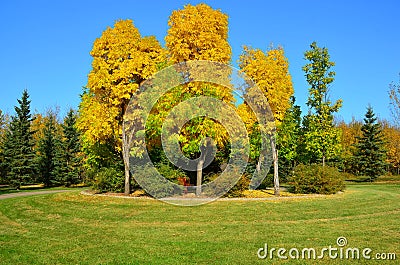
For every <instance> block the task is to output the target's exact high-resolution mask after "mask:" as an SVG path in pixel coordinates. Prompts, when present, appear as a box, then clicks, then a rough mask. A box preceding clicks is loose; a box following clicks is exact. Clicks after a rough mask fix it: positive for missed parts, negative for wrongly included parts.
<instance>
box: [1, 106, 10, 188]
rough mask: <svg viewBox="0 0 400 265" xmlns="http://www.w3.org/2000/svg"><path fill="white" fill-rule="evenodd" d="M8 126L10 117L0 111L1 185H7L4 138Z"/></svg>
mask: <svg viewBox="0 0 400 265" xmlns="http://www.w3.org/2000/svg"><path fill="white" fill-rule="evenodd" d="M7 126H8V117H7V115H5V114H4V113H3V112H2V111H1V110H0V183H5V182H6V180H5V173H6V166H5V165H4V147H3V146H4V138H5V133H6V130H7Z"/></svg>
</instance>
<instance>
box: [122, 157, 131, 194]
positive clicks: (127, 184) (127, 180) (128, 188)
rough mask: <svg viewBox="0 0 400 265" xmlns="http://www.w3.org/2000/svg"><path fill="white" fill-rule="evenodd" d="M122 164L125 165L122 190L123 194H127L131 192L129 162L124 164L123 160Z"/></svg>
mask: <svg viewBox="0 0 400 265" xmlns="http://www.w3.org/2000/svg"><path fill="white" fill-rule="evenodd" d="M124 160H125V159H124ZM128 160H129V158H128ZM124 166H125V192H124V194H125V195H126V196H128V195H129V194H130V193H131V175H130V173H129V162H128V165H126V164H125V162H124Z"/></svg>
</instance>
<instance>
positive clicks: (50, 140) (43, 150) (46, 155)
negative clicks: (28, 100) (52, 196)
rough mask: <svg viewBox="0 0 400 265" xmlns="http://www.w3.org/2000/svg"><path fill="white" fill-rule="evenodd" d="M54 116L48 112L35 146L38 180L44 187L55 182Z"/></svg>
mask: <svg viewBox="0 0 400 265" xmlns="http://www.w3.org/2000/svg"><path fill="white" fill-rule="evenodd" d="M56 123H57V121H56V116H55V114H54V113H52V112H49V113H48V115H47V120H46V122H45V127H44V129H43V137H42V138H41V139H40V140H39V144H38V148H37V153H38V155H37V168H38V170H37V171H38V174H39V176H40V178H39V180H40V181H41V182H43V183H44V185H45V186H46V187H50V186H52V185H54V184H58V183H57V180H56V179H57V176H56V170H55V169H56V162H55V160H56V154H57V151H58V150H57V149H58V147H59V146H58V142H59V139H57V133H56V130H57V128H56Z"/></svg>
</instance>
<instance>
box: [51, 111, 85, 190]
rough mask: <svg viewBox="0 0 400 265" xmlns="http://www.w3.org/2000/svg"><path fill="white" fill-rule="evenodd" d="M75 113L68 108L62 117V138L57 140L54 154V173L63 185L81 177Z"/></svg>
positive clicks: (70, 183) (79, 146)
mask: <svg viewBox="0 0 400 265" xmlns="http://www.w3.org/2000/svg"><path fill="white" fill-rule="evenodd" d="M76 119H77V115H76V113H75V111H74V110H73V109H70V110H69V111H68V113H67V115H66V117H65V118H64V123H63V124H62V125H61V127H62V139H60V141H58V148H57V149H56V150H57V153H56V154H55V158H56V160H55V161H56V164H55V170H56V173H55V175H56V176H57V178H58V182H59V183H60V184H63V185H65V186H70V185H72V184H77V183H78V182H79V181H82V179H81V171H82V155H81V144H80V134H79V132H78V129H77V128H76Z"/></svg>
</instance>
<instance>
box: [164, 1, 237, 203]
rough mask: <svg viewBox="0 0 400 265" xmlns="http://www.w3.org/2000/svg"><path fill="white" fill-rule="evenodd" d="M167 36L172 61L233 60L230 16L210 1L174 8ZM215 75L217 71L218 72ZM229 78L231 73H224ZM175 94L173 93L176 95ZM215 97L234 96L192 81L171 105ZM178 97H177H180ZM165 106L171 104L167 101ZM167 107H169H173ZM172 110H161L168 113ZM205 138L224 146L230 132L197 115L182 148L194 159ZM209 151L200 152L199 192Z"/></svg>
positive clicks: (184, 134) (184, 132)
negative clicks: (190, 99)
mask: <svg viewBox="0 0 400 265" xmlns="http://www.w3.org/2000/svg"><path fill="white" fill-rule="evenodd" d="M168 25H169V26H170V27H169V29H168V33H167V36H166V37H165V42H166V47H167V48H168V52H169V56H170V60H171V63H182V62H186V61H190V60H207V61H213V62H219V63H225V64H227V63H229V62H230V60H231V47H230V45H229V43H228V16H227V15H226V14H224V13H222V12H221V11H219V10H214V9H212V8H211V7H210V6H208V5H206V4H198V5H196V6H193V5H190V4H189V5H186V6H185V7H184V8H183V9H182V10H176V11H173V12H172V14H171V16H170V18H169V21H168ZM214 74H215V73H214ZM221 75H222V76H225V77H226V78H228V76H229V73H221ZM172 95H173V96H172ZM201 95H206V96H212V97H214V98H217V99H220V100H222V101H224V102H226V103H228V104H232V102H233V100H234V98H233V95H232V92H231V90H230V89H229V88H226V87H224V86H220V85H213V84H204V83H193V82H192V83H189V84H187V85H183V86H180V87H179V88H178V93H174V91H171V94H170V96H169V99H168V100H169V103H170V104H169V107H172V106H174V105H176V103H179V102H180V101H183V100H184V99H185V98H188V97H190V96H201ZM176 96H177V97H176ZM164 106H168V105H167V104H164ZM169 107H167V108H169ZM166 110H168V109H164V110H163V111H160V113H162V112H165V111H166ZM205 137H212V138H213V139H214V141H215V142H216V144H217V146H219V148H224V146H225V145H226V141H227V134H226V131H225V130H224V128H223V127H222V126H221V125H220V124H218V123H216V122H214V121H213V120H211V119H209V118H197V119H192V120H191V121H189V122H188V123H187V124H186V125H185V126H184V128H182V130H181V134H180V144H181V146H182V151H183V152H184V153H185V155H187V156H188V157H190V158H197V157H199V155H200V151H199V150H200V149H202V148H203V147H204V145H206V144H207V143H206V142H207V141H206V142H204V143H203V142H202V139H204V138H205ZM204 155H205V152H203V153H202V155H200V157H199V160H198V165H197V175H196V194H197V195H200V193H201V185H202V175H203V163H204V160H205V157H204Z"/></svg>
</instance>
